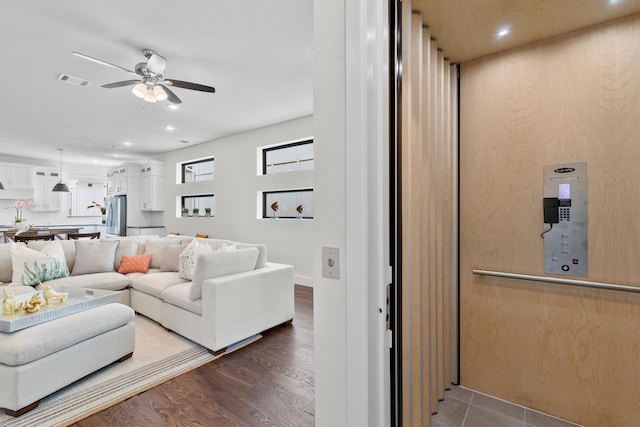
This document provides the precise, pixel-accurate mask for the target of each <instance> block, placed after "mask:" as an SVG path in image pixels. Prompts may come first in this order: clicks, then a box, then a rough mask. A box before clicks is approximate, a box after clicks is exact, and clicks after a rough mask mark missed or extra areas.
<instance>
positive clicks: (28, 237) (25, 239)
mask: <svg viewBox="0 0 640 427" xmlns="http://www.w3.org/2000/svg"><path fill="white" fill-rule="evenodd" d="M55 237H56V236H55V234H27V235H22V234H16V235H15V236H14V237H13V239H14V241H15V242H28V241H30V240H53V239H54V238H55Z"/></svg>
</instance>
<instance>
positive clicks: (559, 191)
mask: <svg viewBox="0 0 640 427" xmlns="http://www.w3.org/2000/svg"><path fill="white" fill-rule="evenodd" d="M543 178H544V187H543V191H544V199H545V200H544V201H545V203H544V221H545V224H544V227H545V232H544V233H543V237H544V271H545V273H549V274H562V275H569V276H587V275H588V242H587V164H586V163H565V164H560V165H548V166H545V167H544V171H543ZM554 209H557V213H556V212H554Z"/></svg>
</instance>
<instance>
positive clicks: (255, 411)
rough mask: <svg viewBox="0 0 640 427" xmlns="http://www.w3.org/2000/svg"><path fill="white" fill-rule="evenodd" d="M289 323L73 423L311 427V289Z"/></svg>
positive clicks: (301, 294)
mask: <svg viewBox="0 0 640 427" xmlns="http://www.w3.org/2000/svg"><path fill="white" fill-rule="evenodd" d="M295 301H296V305H295V309H296V312H295V318H294V320H293V323H292V324H291V325H288V326H282V327H278V328H275V329H273V330H271V331H269V332H268V333H266V334H265V335H264V337H263V338H261V339H259V340H258V341H256V342H255V343H253V344H251V345H249V346H247V347H244V348H242V349H239V350H236V351H235V352H233V353H231V354H228V355H226V356H224V357H221V358H219V359H217V360H215V361H213V362H210V363H208V364H206V365H204V366H201V367H200V368H197V369H195V370H193V371H190V372H187V373H186V374H183V375H181V376H179V377H177V378H174V379H173V380H170V381H167V382H166V383H164V384H161V385H159V386H158V387H155V388H153V389H151V390H148V391H146V392H144V393H142V394H139V395H137V396H134V397H132V398H130V399H128V400H126V401H124V402H122V403H119V404H118V405H115V406H112V407H111V408H108V409H105V410H104V411H102V412H99V413H97V414H95V415H92V416H90V417H88V418H85V419H84V420H81V421H79V422H78V423H76V424H73V425H74V426H78V427H89V426H90V427H95V426H263V425H269V426H313V425H314V362H313V289H312V288H308V287H303V286H296V291H295Z"/></svg>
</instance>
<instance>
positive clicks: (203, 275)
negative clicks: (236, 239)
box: [189, 248, 258, 301]
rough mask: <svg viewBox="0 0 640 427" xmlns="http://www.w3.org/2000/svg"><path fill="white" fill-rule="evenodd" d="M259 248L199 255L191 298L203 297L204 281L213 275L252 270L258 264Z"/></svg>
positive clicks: (192, 283)
mask: <svg viewBox="0 0 640 427" xmlns="http://www.w3.org/2000/svg"><path fill="white" fill-rule="evenodd" d="M257 259H258V250H257V249H256V248H246V249H238V250H237V251H213V252H211V253H209V254H204V255H200V256H199V257H198V268H197V269H196V271H195V274H194V277H193V281H192V282H191V287H190V288H189V299H190V300H192V301H195V300H197V299H200V298H202V282H203V281H204V280H206V279H211V278H213V277H219V276H226V275H229V274H235V273H242V272H243V271H251V270H253V269H254V268H255V266H256V260H257Z"/></svg>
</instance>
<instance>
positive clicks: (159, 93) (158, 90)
mask: <svg viewBox="0 0 640 427" xmlns="http://www.w3.org/2000/svg"><path fill="white" fill-rule="evenodd" d="M153 95H154V96H155V98H156V99H157V100H158V101H164V100H165V99H167V98H168V95H167V92H165V91H164V89H162V87H161V86H158V85H156V86H155V87H154V88H153Z"/></svg>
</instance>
